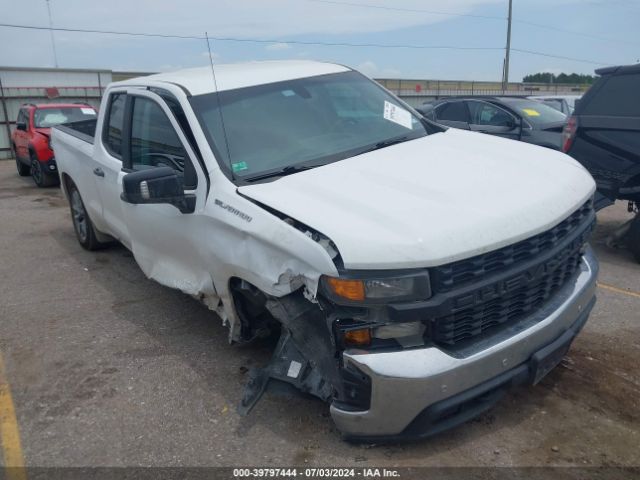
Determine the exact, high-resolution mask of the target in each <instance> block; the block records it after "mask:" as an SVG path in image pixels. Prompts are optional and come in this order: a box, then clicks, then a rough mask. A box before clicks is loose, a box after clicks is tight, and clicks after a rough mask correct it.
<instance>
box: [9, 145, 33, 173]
mask: <svg viewBox="0 0 640 480" xmlns="http://www.w3.org/2000/svg"><path fill="white" fill-rule="evenodd" d="M13 151H14V152H15V151H16V147H15V146H14V147H13ZM16 168H17V169H18V175H20V176H21V177H28V176H29V175H31V167H30V166H29V165H25V164H24V163H22V161H21V160H20V159H19V158H18V154H17V153H16Z"/></svg>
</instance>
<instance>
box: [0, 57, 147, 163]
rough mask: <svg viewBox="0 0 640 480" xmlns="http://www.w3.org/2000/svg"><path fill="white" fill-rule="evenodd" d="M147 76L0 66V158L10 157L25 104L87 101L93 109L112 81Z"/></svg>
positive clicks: (103, 71)
mask: <svg viewBox="0 0 640 480" xmlns="http://www.w3.org/2000/svg"><path fill="white" fill-rule="evenodd" d="M140 75H147V74H146V73H139V72H120V73H114V72H112V71H111V70H85V69H63V68H22V67H0V159H6V158H10V157H12V156H13V152H12V151H11V143H10V138H11V132H12V131H13V129H14V128H15V122H16V118H17V117H18V110H19V109H20V106H21V105H23V104H24V103H53V102H65V103H69V102H86V103H89V104H91V105H93V106H95V107H98V106H99V105H100V98H101V97H102V93H103V92H104V89H105V87H106V86H107V85H108V84H109V83H110V82H111V81H114V80H124V79H126V78H131V77H134V76H140Z"/></svg>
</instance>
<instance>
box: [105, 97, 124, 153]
mask: <svg viewBox="0 0 640 480" xmlns="http://www.w3.org/2000/svg"><path fill="white" fill-rule="evenodd" d="M126 98H127V95H126V94H125V93H113V94H111V96H110V98H109V105H108V107H107V108H108V110H107V118H106V120H105V129H104V134H103V142H104V145H105V147H106V148H107V150H108V151H109V153H110V154H111V155H113V156H114V157H116V158H119V159H122V129H123V127H124V108H125V101H126Z"/></svg>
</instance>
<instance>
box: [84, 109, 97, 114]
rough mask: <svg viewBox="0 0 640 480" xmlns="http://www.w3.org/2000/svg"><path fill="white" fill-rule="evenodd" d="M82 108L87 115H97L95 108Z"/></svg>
mask: <svg viewBox="0 0 640 480" xmlns="http://www.w3.org/2000/svg"><path fill="white" fill-rule="evenodd" d="M80 110H82V113H84V114H85V115H95V114H96V111H95V110H94V109H93V108H81V109H80Z"/></svg>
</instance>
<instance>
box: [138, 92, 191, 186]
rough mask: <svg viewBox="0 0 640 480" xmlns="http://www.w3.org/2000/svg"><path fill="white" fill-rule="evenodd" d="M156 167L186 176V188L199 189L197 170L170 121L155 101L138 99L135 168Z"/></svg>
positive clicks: (184, 177)
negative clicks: (194, 168)
mask: <svg viewBox="0 0 640 480" xmlns="http://www.w3.org/2000/svg"><path fill="white" fill-rule="evenodd" d="M185 166H186V167H187V168H186V170H187V171H186V172H185ZM153 167H171V168H173V169H174V170H176V171H177V172H178V173H179V174H180V175H181V176H183V179H184V186H185V188H188V189H192V188H195V186H196V183H197V177H196V175H195V170H193V167H192V165H191V162H190V161H189V159H188V156H187V152H186V150H185V149H184V147H183V145H182V142H181V141H180V138H179V137H178V134H177V133H176V131H175V129H174V128H173V125H172V124H171V121H170V120H169V118H168V117H167V116H166V115H165V113H164V111H163V110H162V108H161V107H160V105H158V104H157V103H156V102H154V101H153V100H150V99H148V98H144V97H136V98H135V99H134V103H133V115H132V118H131V168H132V169H133V170H142V169H145V168H153Z"/></svg>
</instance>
